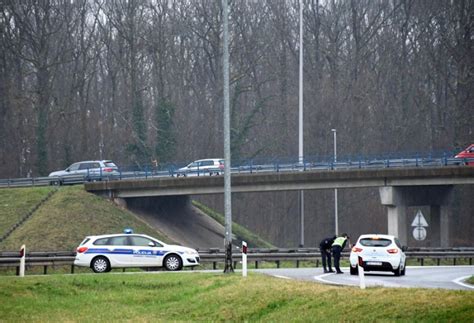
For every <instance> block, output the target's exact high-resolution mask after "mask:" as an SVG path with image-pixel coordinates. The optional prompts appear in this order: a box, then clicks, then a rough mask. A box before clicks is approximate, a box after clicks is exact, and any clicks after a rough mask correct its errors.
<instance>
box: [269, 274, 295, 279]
mask: <svg viewBox="0 0 474 323" xmlns="http://www.w3.org/2000/svg"><path fill="white" fill-rule="evenodd" d="M272 276H273V277H276V278H281V279H291V278H290V277H287V276H281V275H272Z"/></svg>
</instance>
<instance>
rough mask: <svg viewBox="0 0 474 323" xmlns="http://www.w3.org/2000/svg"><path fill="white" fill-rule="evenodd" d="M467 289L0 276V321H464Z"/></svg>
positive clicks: (264, 279)
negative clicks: (364, 288)
mask: <svg viewBox="0 0 474 323" xmlns="http://www.w3.org/2000/svg"><path fill="white" fill-rule="evenodd" d="M473 308H474V296H473V293H472V292H470V291H448V290H436V289H434V290H432V289H429V290H428V289H406V288H402V289H388V288H368V289H366V290H360V289H358V288H353V287H334V286H327V285H320V284H317V283H310V282H298V281H290V280H283V279H276V278H272V277H268V276H263V275H259V274H254V273H252V274H250V276H249V277H247V278H242V277H241V276H240V275H237V274H233V275H223V274H211V273H154V274H134V275H126V274H103V275H95V274H90V275H61V276H59V275H55V276H35V277H33V276H30V277H25V278H23V279H20V278H16V277H5V276H4V277H0V313H1V321H3V322H13V321H15V322H17V321H48V322H55V321H60V322H65V321H66V322H67V321H83V322H87V321H108V322H110V321H134V322H137V321H138V322H140V321H160V322H169V321H250V322H253V321H265V322H267V321H273V322H289V321H291V322H294V321H368V322H371V321H390V322H392V321H410V322H423V321H424V322H472V321H473V320H474V311H473Z"/></svg>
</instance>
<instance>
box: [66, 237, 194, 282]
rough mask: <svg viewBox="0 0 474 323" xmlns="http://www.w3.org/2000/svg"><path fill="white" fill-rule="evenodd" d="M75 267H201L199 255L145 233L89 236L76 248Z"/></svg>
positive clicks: (108, 269) (102, 270)
mask: <svg viewBox="0 0 474 323" xmlns="http://www.w3.org/2000/svg"><path fill="white" fill-rule="evenodd" d="M74 265H75V266H80V267H90V268H91V269H92V270H93V271H94V272H96V273H104V272H108V271H110V270H111V269H113V268H125V267H143V268H149V267H164V268H165V269H166V270H169V271H176V270H181V269H182V268H183V267H194V266H198V265H199V254H198V252H197V251H196V250H194V249H191V248H187V247H183V246H176V245H169V244H166V243H164V242H162V241H160V240H157V239H155V238H153V237H150V236H147V235H144V234H127V233H123V234H108V235H100V236H89V237H86V238H85V239H84V241H82V243H81V244H80V245H79V247H78V248H77V249H76V259H75V260H74Z"/></svg>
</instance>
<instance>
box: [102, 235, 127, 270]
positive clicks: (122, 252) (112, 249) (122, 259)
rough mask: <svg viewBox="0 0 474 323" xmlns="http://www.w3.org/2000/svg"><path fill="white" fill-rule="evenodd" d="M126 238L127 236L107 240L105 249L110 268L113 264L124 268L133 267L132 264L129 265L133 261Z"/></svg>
mask: <svg viewBox="0 0 474 323" xmlns="http://www.w3.org/2000/svg"><path fill="white" fill-rule="evenodd" d="M128 238H129V237H128V236H126V235H123V236H115V237H111V238H109V239H108V242H107V244H108V246H107V249H108V254H109V257H110V261H111V263H112V266H113V264H114V263H115V264H119V265H121V266H125V267H131V266H133V263H131V262H132V261H133V259H132V254H133V250H132V246H130V241H129V239H128Z"/></svg>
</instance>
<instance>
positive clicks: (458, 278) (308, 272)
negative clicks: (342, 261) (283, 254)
mask: <svg viewBox="0 0 474 323" xmlns="http://www.w3.org/2000/svg"><path fill="white" fill-rule="evenodd" d="M341 269H342V271H343V272H344V274H342V275H337V274H335V273H334V274H333V273H329V274H324V273H323V271H322V269H321V268H280V269H257V270H256V271H258V272H262V273H264V274H268V275H271V276H275V277H279V278H284V279H297V280H307V281H313V282H319V283H324V284H333V285H345V286H359V276H353V275H350V274H349V268H341ZM473 275H474V266H433V267H431V266H424V267H411V266H409V267H407V270H406V275H405V276H401V277H395V276H394V275H393V273H383V272H380V273H379V272H377V273H376V272H369V273H366V274H365V284H366V286H367V287H375V286H377V287H406V288H409V287H418V288H442V289H457V290H471V291H474V286H472V285H468V284H466V283H464V282H463V281H464V280H465V279H467V278H468V277H470V276H473Z"/></svg>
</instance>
